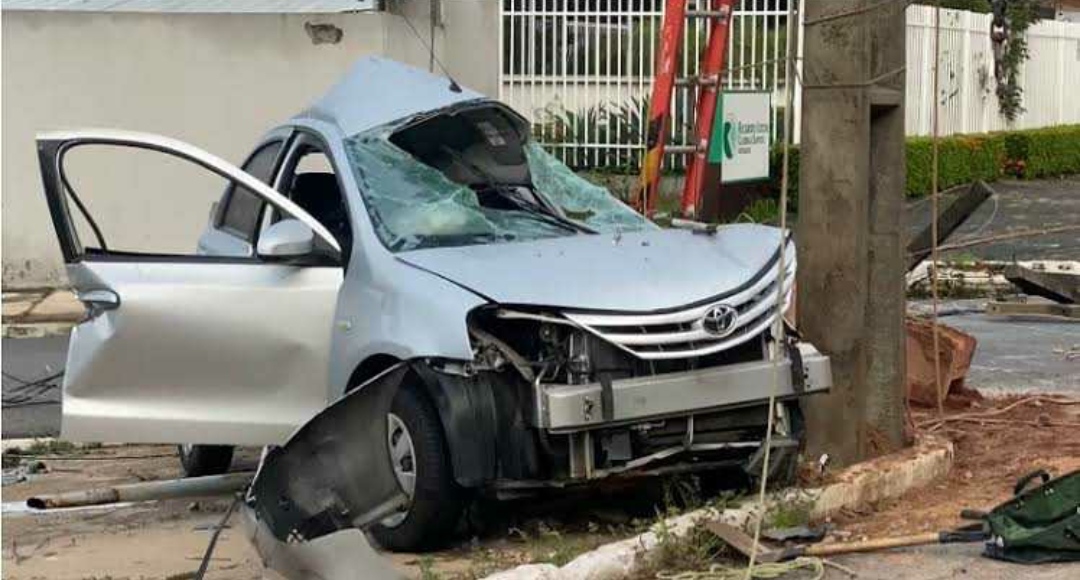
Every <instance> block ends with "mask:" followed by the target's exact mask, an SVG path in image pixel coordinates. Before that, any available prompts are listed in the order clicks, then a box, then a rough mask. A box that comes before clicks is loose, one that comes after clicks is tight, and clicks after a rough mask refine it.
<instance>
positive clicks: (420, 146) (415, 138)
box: [345, 119, 656, 252]
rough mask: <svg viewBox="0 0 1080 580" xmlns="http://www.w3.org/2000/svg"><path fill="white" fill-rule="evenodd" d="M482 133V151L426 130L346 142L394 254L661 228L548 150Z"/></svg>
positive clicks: (482, 124)
mask: <svg viewBox="0 0 1080 580" xmlns="http://www.w3.org/2000/svg"><path fill="white" fill-rule="evenodd" d="M440 122H441V121H440ZM453 122H461V121H460V120H458V119H453ZM430 124H431V123H430V122H428V123H425V125H422V126H421V129H425V128H426V129H431V127H430ZM474 125H475V126H477V127H478V128H477V133H478V134H480V137H477V138H475V139H474V140H473V141H469V138H468V137H466V138H460V135H461V134H463V133H467V131H462V130H460V129H458V130H454V131H447V130H446V129H447V128H446V127H436V128H439V129H440V130H439V131H438V133H439V134H441V135H451V136H454V137H448V138H447V139H446V141H445V142H444V141H442V140H441V139H432V138H431V137H432V135H431V133H432V131H431V130H428V131H426V132H425V131H422V130H420V129H416V130H413V131H411V132H410V133H409V134H405V135H404V136H403V137H399V135H401V134H400V133H399V134H394V133H393V132H392V131H386V130H382V131H378V130H376V131H371V132H365V133H362V134H359V135H356V136H354V137H351V138H349V139H346V140H345V150H346V152H347V154H348V158H349V163H350V165H351V166H352V168H353V171H354V173H355V175H356V178H357V181H358V183H359V186H360V191H361V194H362V195H363V197H364V200H365V205H366V207H367V210H368V213H369V215H370V217H371V220H372V223H373V224H374V226H375V230H376V232H377V234H378V235H379V237H380V239H382V241H383V243H384V244H385V245H386V246H387V248H389V249H390V250H391V251H393V252H403V251H408V250H415V249H421V248H432V247H446V246H462V245H471V244H488V243H501V242H514V241H528V240H538V239H545V238H555V237H563V236H575V235H590V234H593V233H608V232H617V231H622V232H626V231H635V230H641V229H647V228H654V227H656V226H654V225H653V224H652V223H651V222H649V221H647V220H646V219H644V218H643V217H641V216H640V215H638V214H637V213H636V212H634V211H633V210H632V209H630V208H629V207H627V206H626V205H624V204H623V203H622V202H620V201H619V200H618V199H616V198H615V197H614V196H612V195H611V194H610V193H609V192H608V191H607V190H606V189H604V188H602V187H599V186H597V185H594V184H591V183H589V182H588V181H586V180H584V179H582V178H581V177H579V176H577V175H576V174H574V173H573V172H572V171H571V170H570V169H569V168H567V167H566V166H565V165H563V164H562V163H560V162H559V161H558V160H557V159H556V158H555V157H553V156H552V155H550V154H548V153H547V152H545V151H544V150H543V149H542V148H540V146H539V145H537V144H535V143H532V142H526V143H521V142H519V141H518V142H515V141H513V140H512V139H503V136H505V135H502V136H500V133H499V130H500V129H499V128H498V127H496V126H495V124H492V123H488V122H487V121H478V122H476V123H474ZM467 126H468V125H467ZM476 140H483V142H482V143H481V144H480V145H483V146H480V145H478V144H477V143H476V142H475V141H476ZM491 144H494V146H492V145H491ZM406 148H408V149H409V150H408V151H407V150H406Z"/></svg>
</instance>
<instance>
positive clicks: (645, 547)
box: [487, 437, 953, 580]
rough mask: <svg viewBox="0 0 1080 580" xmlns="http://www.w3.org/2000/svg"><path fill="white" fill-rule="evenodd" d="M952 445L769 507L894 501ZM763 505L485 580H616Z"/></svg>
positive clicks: (688, 517) (681, 521) (885, 461)
mask: <svg viewBox="0 0 1080 580" xmlns="http://www.w3.org/2000/svg"><path fill="white" fill-rule="evenodd" d="M952 461H953V445H952V443H951V442H949V441H947V440H945V439H941V438H937V437H924V438H921V439H920V440H919V441H917V442H916V444H915V445H914V446H913V447H911V448H909V449H905V450H903V451H900V452H897V453H894V454H891V455H887V456H884V457H878V458H876V459H872V460H870V461H866V462H864V463H860V464H858V465H854V466H851V467H849V468H848V469H846V470H844V471H843V472H841V473H840V474H839V475H838V476H837V478H836V482H835V483H831V484H829V485H826V486H824V487H820V488H813V489H806V490H785V491H780V492H777V493H773V494H770V495H769V497H768V498H767V499H766V502H765V505H766V507H771V506H773V505H777V504H781V505H782V504H784V503H788V502H792V501H798V502H803V501H805V502H811V503H812V505H811V506H810V514H811V517H812V518H815V519H817V518H823V517H825V516H829V515H832V514H835V513H836V512H838V511H839V510H841V509H845V508H856V507H859V506H861V505H865V504H868V503H873V502H877V501H881V500H884V499H891V498H896V497H899V496H901V495H903V494H904V493H906V492H908V491H911V490H913V489H917V488H920V487H923V486H926V485H928V484H930V483H932V482H934V481H936V480H938V479H940V478H942V477H944V476H945V475H947V474H948V473H949V471H950V470H951V469H952ZM759 509H760V505H759V504H758V503H757V502H756V501H750V502H746V503H745V504H743V505H741V506H739V507H736V508H730V509H725V510H722V511H721V510H717V509H714V508H704V509H700V510H695V511H692V512H688V513H685V514H682V515H680V516H675V517H673V518H668V519H666V520H664V522H663V523H662V524H657V525H655V526H653V528H652V529H650V530H649V531H648V532H645V533H643V534H639V535H637V536H634V537H632V538H627V539H625V540H621V541H618V542H614V543H611V544H606V545H603V546H600V547H599V548H597V549H595V550H593V551H591V552H586V553H584V554H581V555H580V556H578V557H577V558H574V559H573V560H571V561H570V562H569V563H567V564H566V565H564V566H562V567H558V566H555V565H552V564H526V565H524V566H518V567H516V568H511V569H509V570H504V571H502V572H497V573H495V574H493V575H491V576H488V577H487V580H609V579H611V580H614V579H617V578H625V577H626V576H628V575H630V574H632V573H633V572H634V571H635V570H636V569H637V567H638V564H639V563H642V562H644V561H645V560H646V559H647V558H648V557H649V556H650V555H652V554H653V553H655V551H656V550H657V548H658V546H660V544H661V543H662V542H663V541H665V538H670V537H674V538H681V537H683V536H685V535H687V534H688V533H689V532H690V531H691V530H692V529H694V527H695V526H696V525H697V524H698V523H700V522H704V521H708V520H713V519H718V520H720V521H722V522H724V523H727V524H730V525H732V526H736V527H740V528H742V527H746V526H747V524H749V523H751V522H752V521H753V520H754V518H755V517H756V514H757V512H758V510H759Z"/></svg>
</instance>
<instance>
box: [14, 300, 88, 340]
mask: <svg viewBox="0 0 1080 580" xmlns="http://www.w3.org/2000/svg"><path fill="white" fill-rule="evenodd" d="M3 306H4V311H3V328H4V334H3V336H4V338H21V337H40V336H51V335H55V334H64V333H67V332H68V331H69V330H70V329H71V327H72V326H74V325H75V324H77V323H78V322H79V320H82V317H83V314H84V312H85V310H86V309H85V307H83V305H82V303H81V302H79V300H78V299H77V298H75V295H74V294H73V293H72V292H71V291H70V290H67V289H51V288H39V289H30V290H11V291H5V292H4V294H3Z"/></svg>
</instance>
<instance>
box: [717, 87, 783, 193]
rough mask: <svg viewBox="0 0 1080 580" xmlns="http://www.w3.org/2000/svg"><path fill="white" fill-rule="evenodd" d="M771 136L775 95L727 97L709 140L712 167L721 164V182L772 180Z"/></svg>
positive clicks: (755, 94) (740, 94) (745, 94)
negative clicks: (770, 171) (770, 175)
mask: <svg viewBox="0 0 1080 580" xmlns="http://www.w3.org/2000/svg"><path fill="white" fill-rule="evenodd" d="M771 135H772V94H771V93H769V92H725V93H723V94H722V95H721V99H720V105H719V106H718V107H717V108H716V121H714V122H713V132H712V138H711V139H710V140H709V163H719V164H720V175H721V179H720V182H721V183H739V182H744V181H759V180H765V179H769V145H770V144H771V143H770V141H771Z"/></svg>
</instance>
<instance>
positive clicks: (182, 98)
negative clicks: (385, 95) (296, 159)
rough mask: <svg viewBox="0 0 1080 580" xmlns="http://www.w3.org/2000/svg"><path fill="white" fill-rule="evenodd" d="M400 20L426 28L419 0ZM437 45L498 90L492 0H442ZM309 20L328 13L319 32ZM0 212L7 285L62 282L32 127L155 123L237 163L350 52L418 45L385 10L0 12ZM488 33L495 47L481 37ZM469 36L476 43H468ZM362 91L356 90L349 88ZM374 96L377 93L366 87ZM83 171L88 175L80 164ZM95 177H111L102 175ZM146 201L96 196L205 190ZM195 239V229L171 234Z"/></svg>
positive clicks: (128, 207) (186, 208)
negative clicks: (327, 28)
mask: <svg viewBox="0 0 1080 580" xmlns="http://www.w3.org/2000/svg"><path fill="white" fill-rule="evenodd" d="M408 5H410V6H411V7H412V8H410V9H411V10H413V11H414V12H415V14H410V15H409V16H410V19H411V20H412V21H413V23H414V26H415V27H416V28H417V29H418V31H419V32H420V33H421V34H423V35H426V34H427V33H428V30H429V27H428V24H427V22H428V8H427V6H426V2H421V1H416V2H409V3H408ZM443 5H444V6H443V20H444V22H445V27H444V28H442V29H439V30H437V31H436V41H437V44H436V47H437V50H438V51H439V53H440V54H441V55H443V56H442V57H441V58H442V60H443V62H444V63H446V65H447V66H448V67H449V68H450V69H451V70H452V71H453V73H454V75H455V77H456V78H457V79H458V81H459V82H461V83H462V84H464V85H466V86H469V87H470V88H473V89H476V90H479V91H481V92H486V93H488V94H492V95H494V94H496V93H497V88H498V70H497V58H498V56H497V55H498V53H497V50H496V49H494V48H492V47H497V46H498V38H497V33H496V27H495V24H494V23H495V22H497V18H498V11H497V0H450V1H449V2H446V1H444V2H443ZM305 23H313V24H332V25H334V26H336V27H338V28H339V29H341V31H342V37H341V40H340V42H338V43H319V44H316V43H314V42H313V41H312V38H310V37H309V34H308V32H307V31H306V30H305ZM2 28H3V30H2V32H3V34H2V52H3V55H2V65H3V68H2V70H3V104H2V107H0V108H2V119H0V132H2V152H3V158H2V177H0V191H2V201H0V212H2V219H3V233H2V244H3V245H2V250H3V282H4V284H5V286H9V287H14V286H40V285H62V284H63V283H64V274H63V264H62V261H61V258H60V253H59V248H58V247H57V244H56V240H55V233H54V231H53V227H52V222H51V221H50V220H49V216H48V210H47V208H46V205H45V201H44V196H43V194H42V189H41V178H40V173H39V171H38V167H37V158H36V153H35V148H34V135H35V134H36V133H37V132H40V131H45V130H49V129H57V128H72V127H112V128H124V129H132V130H139V131H148V132H152V133H160V134H163V135H168V136H171V137H176V138H179V139H181V140H184V141H188V142H191V143H193V144H195V145H198V146H201V147H203V148H205V149H207V150H209V151H211V152H213V153H216V154H218V155H220V156H222V157H224V158H225V159H227V160H230V161H232V162H235V163H239V162H240V161H242V160H243V158H244V157H245V156H246V155H247V154H248V153H249V152H250V150H251V148H252V147H253V146H254V144H255V141H256V140H257V139H258V138H259V137H260V136H261V135H262V134H263V133H264V132H265V131H266V130H267V129H269V128H271V127H272V126H275V125H277V124H280V123H281V122H283V121H285V120H286V119H288V118H289V117H291V116H292V115H294V114H296V113H298V112H300V111H301V110H303V109H304V108H305V107H306V106H307V105H308V104H310V103H311V102H312V101H314V100H315V99H316V98H318V97H319V96H320V95H321V94H322V93H323V92H324V91H325V90H326V89H327V88H328V87H329V86H330V85H331V84H333V83H334V82H335V81H336V80H337V79H338V78H339V77H340V76H341V75H342V74H343V73H344V72H345V71H346V70H347V69H348V67H349V66H350V64H351V63H352V62H353V61H355V60H356V59H358V58H360V57H362V56H365V55H370V54H382V55H385V56H388V57H390V58H395V59H397V60H402V61H404V62H408V63H410V64H413V65H416V66H420V67H423V68H427V66H428V58H427V51H426V50H425V49H424V48H423V47H422V46H421V45H420V43H419V42H418V41H417V39H416V38H415V37H414V36H413V35H412V33H411V32H410V31H409V30H408V28H407V27H405V26H404V24H403V21H402V19H401V18H400V17H399V16H398V15H396V14H392V13H378V12H367V13H352V14H328V15H324V14H319V15H304V14H292V15H272V14H259V15H256V14H232V15H222V14H213V15H210V14H119V13H87V12H81V13H76V12H66V13H65V12H24V11H4V13H3V19H2ZM487 44H491V46H487ZM472 49H475V50H472ZM359 97H361V98H363V97H365V96H359ZM366 97H369V98H377V93H373V94H372V95H366ZM89 178H91V179H92V175H91V176H90V177H89ZM101 181H102V182H103V183H108V181H109V180H107V179H102V180H101ZM171 186H172V184H163V187H165V188H166V191H163V192H160V194H167V195H175V196H176V197H175V199H177V200H183V201H177V202H176V204H175V205H172V206H170V211H168V212H147V211H145V206H141V205H140V206H135V205H134V204H129V203H125V201H124V199H122V198H121V197H120V196H118V195H117V196H112V197H108V196H106V197H105V199H103V200H95V201H97V207H96V208H95V213H96V212H99V211H100V212H108V213H109V214H110V216H111V217H112V219H113V221H115V222H118V223H138V222H145V223H146V224H147V225H148V226H149V227H151V228H156V229H159V230H160V232H161V235H163V236H170V235H173V236H175V235H179V234H176V233H173V232H179V231H186V230H182V229H178V228H172V227H170V226H171V225H172V224H171V221H172V220H176V219H184V220H191V219H197V220H205V216H206V215H207V212H208V209H209V208H208V207H206V202H205V200H203V199H201V198H198V199H197V201H196V200H195V199H192V200H191V201H187V200H188V198H187V197H183V196H182V192H178V191H172V190H168V188H169V187H171ZM167 242H169V244H167V245H174V244H188V245H189V246H190V245H193V244H194V242H195V240H190V241H189V240H186V239H185V240H167Z"/></svg>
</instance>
